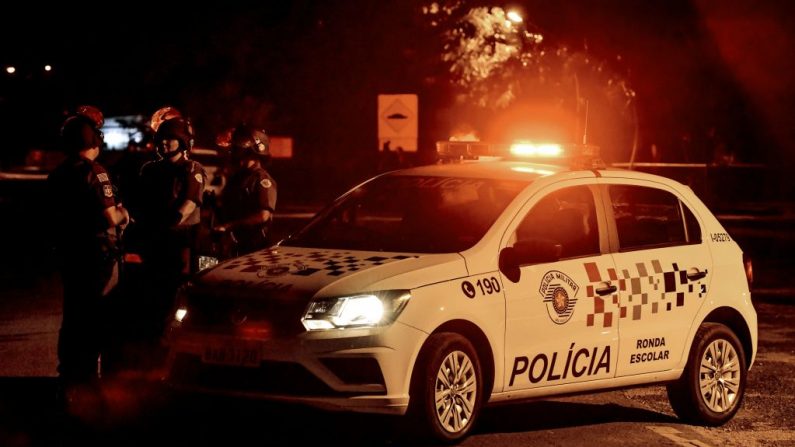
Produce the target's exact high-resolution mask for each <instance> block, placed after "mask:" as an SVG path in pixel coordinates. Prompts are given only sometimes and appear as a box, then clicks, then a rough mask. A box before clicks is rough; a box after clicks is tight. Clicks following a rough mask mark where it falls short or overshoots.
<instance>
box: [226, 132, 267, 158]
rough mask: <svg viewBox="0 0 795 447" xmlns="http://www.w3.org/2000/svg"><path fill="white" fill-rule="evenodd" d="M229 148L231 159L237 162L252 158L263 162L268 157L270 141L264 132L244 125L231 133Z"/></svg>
mask: <svg viewBox="0 0 795 447" xmlns="http://www.w3.org/2000/svg"><path fill="white" fill-rule="evenodd" d="M229 147H230V148H231V151H232V157H233V158H235V159H237V160H243V159H250V158H253V159H258V160H260V161H265V160H267V159H268V158H269V157H270V141H269V140H268V135H267V134H265V131H264V130H261V129H258V128H256V127H253V126H248V125H245V124H244V125H241V126H238V127H236V128H235V129H234V130H233V131H232V133H231V135H230V141H229Z"/></svg>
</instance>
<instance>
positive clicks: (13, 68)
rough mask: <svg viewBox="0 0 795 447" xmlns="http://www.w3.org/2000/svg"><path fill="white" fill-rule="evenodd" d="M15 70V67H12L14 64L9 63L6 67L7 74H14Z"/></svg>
mask: <svg viewBox="0 0 795 447" xmlns="http://www.w3.org/2000/svg"><path fill="white" fill-rule="evenodd" d="M16 72H17V68H16V67H14V66H12V65H9V66H8V67H6V73H8V74H14V73H16Z"/></svg>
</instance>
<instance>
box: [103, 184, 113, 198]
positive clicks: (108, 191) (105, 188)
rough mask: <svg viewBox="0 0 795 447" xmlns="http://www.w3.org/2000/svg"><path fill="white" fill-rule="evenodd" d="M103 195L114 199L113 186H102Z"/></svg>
mask: <svg viewBox="0 0 795 447" xmlns="http://www.w3.org/2000/svg"><path fill="white" fill-rule="evenodd" d="M102 193H103V194H105V197H113V186H111V185H102Z"/></svg>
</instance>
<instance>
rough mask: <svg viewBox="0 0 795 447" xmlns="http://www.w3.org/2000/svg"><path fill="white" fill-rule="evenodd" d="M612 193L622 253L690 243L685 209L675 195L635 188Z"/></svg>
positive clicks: (613, 189)
mask: <svg viewBox="0 0 795 447" xmlns="http://www.w3.org/2000/svg"><path fill="white" fill-rule="evenodd" d="M609 191H610V200H611V202H612V205H613V216H614V217H615V221H616V230H617V232H618V241H619V246H620V249H621V250H622V251H627V250H636V249H640V248H649V247H659V246H670V245H684V244H687V243H688V241H687V237H686V233H685V222H684V219H683V218H682V207H681V206H680V203H679V199H678V198H677V197H676V196H674V195H673V194H671V193H669V192H667V191H663V190H661V189H656V188H649V187H645V186H632V185H610V187H609ZM699 234H700V232H699Z"/></svg>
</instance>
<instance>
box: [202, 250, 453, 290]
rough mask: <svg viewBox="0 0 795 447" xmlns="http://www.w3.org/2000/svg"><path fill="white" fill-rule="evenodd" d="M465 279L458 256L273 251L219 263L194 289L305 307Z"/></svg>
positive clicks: (335, 251)
mask: <svg viewBox="0 0 795 447" xmlns="http://www.w3.org/2000/svg"><path fill="white" fill-rule="evenodd" d="M466 275H467V270H466V265H465V262H464V259H463V258H462V257H461V256H460V255H459V254H457V253H445V254H422V253H388V252H369V251H354V250H336V249H318V248H302V247H274V248H270V249H265V250H260V251H257V252H254V253H251V254H249V255H246V256H242V257H239V258H235V259H231V260H229V261H226V262H223V263H221V264H219V265H217V266H216V267H214V268H212V269H211V270H209V271H206V272H205V273H203V274H201V275H199V276H198V277H197V278H196V279H195V281H194V284H195V286H196V287H197V288H199V289H200V290H202V291H204V292H205V293H206V292H211V291H212V292H215V293H212V294H213V295H215V296H218V297H224V296H226V297H230V298H235V297H241V296H243V295H245V296H248V297H251V298H255V297H262V298H273V299H278V300H280V301H291V302H292V303H293V304H297V303H296V301H303V303H306V302H308V301H309V299H310V298H312V297H314V296H341V295H346V294H352V293H361V292H369V291H378V290H393V289H413V288H417V287H421V286H424V285H428V284H432V283H434V282H439V281H441V280H444V279H449V278H455V277H463V276H466Z"/></svg>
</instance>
